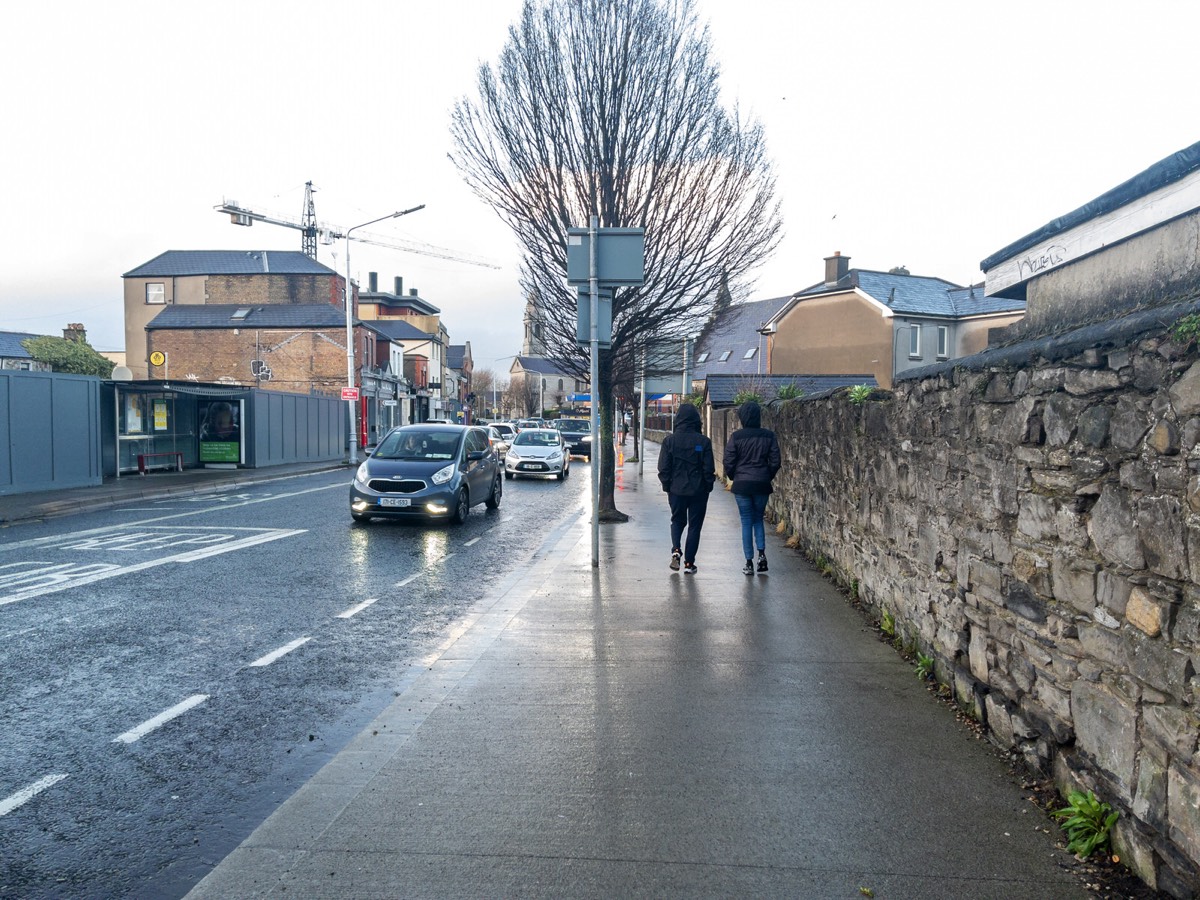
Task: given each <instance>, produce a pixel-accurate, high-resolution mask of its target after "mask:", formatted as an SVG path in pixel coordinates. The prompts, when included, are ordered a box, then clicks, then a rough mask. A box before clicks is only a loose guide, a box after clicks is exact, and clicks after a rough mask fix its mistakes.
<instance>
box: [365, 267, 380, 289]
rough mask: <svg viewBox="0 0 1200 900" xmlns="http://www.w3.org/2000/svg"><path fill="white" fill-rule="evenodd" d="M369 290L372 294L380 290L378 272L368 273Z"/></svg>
mask: <svg viewBox="0 0 1200 900" xmlns="http://www.w3.org/2000/svg"><path fill="white" fill-rule="evenodd" d="M367 290H368V291H370V292H371V293H372V294H374V293H375V292H376V291H378V290H379V273H378V272H368V273H367Z"/></svg>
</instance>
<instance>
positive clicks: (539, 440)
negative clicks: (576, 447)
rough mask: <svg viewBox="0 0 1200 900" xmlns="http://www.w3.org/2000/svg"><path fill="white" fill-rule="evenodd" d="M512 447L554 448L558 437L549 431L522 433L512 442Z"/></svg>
mask: <svg viewBox="0 0 1200 900" xmlns="http://www.w3.org/2000/svg"><path fill="white" fill-rule="evenodd" d="M513 446H514V447H516V446H521V447H555V446H558V435H557V434H554V433H553V432H551V431H522V432H521V433H520V434H518V435H517V436H516V438H515V439H514V440H513Z"/></svg>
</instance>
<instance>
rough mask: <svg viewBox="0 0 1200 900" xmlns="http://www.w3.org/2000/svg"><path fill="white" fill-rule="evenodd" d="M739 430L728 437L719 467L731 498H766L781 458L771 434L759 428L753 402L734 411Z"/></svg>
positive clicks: (757, 409) (758, 414)
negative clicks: (728, 483) (727, 480)
mask: <svg viewBox="0 0 1200 900" xmlns="http://www.w3.org/2000/svg"><path fill="white" fill-rule="evenodd" d="M738 418H739V419H740V420H741V422H742V427H741V428H739V429H738V430H737V431H735V432H734V433H733V434H731V435H730V436H729V443H727V444H726V445H725V455H724V456H722V457H721V465H722V467H723V468H724V469H725V477H726V478H730V479H732V480H733V492H734V493H735V494H769V493H771V479H773V478H774V477H775V473H776V472H778V471H779V466H780V464H781V461H782V460H781V457H780V453H779V441H777V440H776V439H775V432H773V431H772V430H771V429H769V428H763V427H761V423H762V409H761V407H759V405H758V404H757V403H755V402H754V401H753V400H747V401H746V402H745V403H743V404H742V405H741V406H739V407H738Z"/></svg>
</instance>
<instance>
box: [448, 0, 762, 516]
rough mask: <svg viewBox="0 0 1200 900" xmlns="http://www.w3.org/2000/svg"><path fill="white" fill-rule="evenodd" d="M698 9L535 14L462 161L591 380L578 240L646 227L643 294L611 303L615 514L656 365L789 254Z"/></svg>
mask: <svg viewBox="0 0 1200 900" xmlns="http://www.w3.org/2000/svg"><path fill="white" fill-rule="evenodd" d="M711 56H712V48H711V43H710V39H709V33H708V28H707V26H704V25H701V24H700V23H698V21H697V19H696V16H695V13H694V9H693V4H692V0H526V2H525V5H524V7H523V9H522V14H521V20H520V22H519V23H518V24H517V25H514V26H513V27H511V28H510V29H509V34H508V41H507V42H506V44H505V46H504V48H503V49H502V51H501V54H500V58H499V60H498V61H497V63H496V64H495V65H494V66H491V65H486V64H485V65H483V66H481V67H480V70H479V77H478V97H477V98H464V99H462V100H460V101H459V102H458V103H457V104H456V106H455V109H454V113H453V117H452V123H451V134H452V138H453V142H454V149H453V151H452V152H451V153H450V158H451V160H452V161H453V163H454V164H455V165H456V166H457V167H458V169H459V171H460V172H461V173H462V175H463V177H464V179H465V180H466V181H467V183H468V185H469V186H470V187H471V188H472V190H474V191H475V193H476V194H477V195H478V196H479V197H480V198H482V199H483V200H484V201H485V202H487V203H488V204H490V205H491V206H492V208H493V209H494V210H495V211H496V213H497V214H498V215H499V216H500V218H501V219H502V220H503V221H504V222H506V223H507V224H508V225H509V227H510V228H512V230H513V232H514V233H515V234H516V235H517V238H518V240H519V241H520V242H521V246H522V249H523V260H522V267H521V287H522V289H523V291H524V293H525V294H526V295H528V296H530V297H532V298H533V301H534V304H535V306H536V308H537V313H536V314H537V316H538V319H539V321H540V323H541V325H542V326H543V334H544V337H545V343H546V345H547V348H548V355H550V356H551V357H552V358H553V359H555V361H556V362H557V363H558V364H559V365H560V367H561V368H562V369H563V370H564V371H567V372H572V373H574V374H576V375H577V376H578V377H580V378H582V379H587V378H588V356H587V349H586V347H580V346H579V345H578V344H577V343H576V317H577V306H576V303H577V292H576V290H575V288H573V287H569V286H568V285H567V284H566V281H565V277H566V244H567V229H568V228H571V227H577V226H584V225H586V224H587V223H588V219H589V217H590V216H593V215H594V216H596V217H597V218H598V220H599V224H600V226H601V227H631V226H632V227H638V226H640V227H643V228H645V229H646V280H645V284H643V285H641V286H638V287H628V288H620V289H617V290H616V291H615V292H614V296H613V339H612V347H611V349H608V350H604V351H603V352H602V353H601V356H600V375H599V384H597V385H592V386H591V393H592V396H593V398H594V401H596V402H599V404H600V411H601V416H600V421H601V423H602V426H601V427H602V430H603V434H602V438H603V439H602V440H601V452H600V455H599V463H600V465H601V515H602V517H603V518H605V519H607V520H619V519H623V518H624V516H623V515H621V514H620V513H618V512H617V511H616V509H615V505H614V502H613V500H614V498H613V485H614V459H613V454H612V452H611V448H612V443H613V442H612V424H611V423H612V416H611V406H612V400H613V394H614V389H615V388H616V387H617V386H618V385H621V384H626V385H629V384H632V380H633V377H634V373H635V371H636V369H637V367H638V364H639V362H640V360H641V359H642V358H643V353H645V352H647V351H649V352H651V353H653V348H654V347H655V346H657V345H660V344H662V343H664V342H666V343H682V341H683V339H684V337H685V336H687V335H690V334H695V333H697V332H700V331H701V330H702V329H703V327H704V326H705V324H706V323H707V322H709V321H710V320H711V318H712V316H713V314H714V313H715V312H716V311H718V310H719V308H720V307H721V305H723V304H727V303H728V302H731V301H732V299H733V298H734V297H738V296H744V294H745V293H746V292H747V291H748V290H749V287H750V283H751V282H750V275H751V273H752V272H753V271H754V270H755V269H756V268H757V267H758V266H759V265H761V264H762V263H763V262H764V261H765V260H766V259H767V257H768V256H769V255H770V254H771V253H772V252H773V251H774V249H775V248H776V246H777V245H778V242H779V238H780V236H781V230H780V228H781V226H780V218H779V206H778V203H777V202H776V201H775V199H774V195H775V175H774V171H773V168H772V166H771V163H770V161H769V159H768V157H767V153H766V145H765V139H764V136H763V131H762V128H761V126H760V125H759V124H758V123H757V122H750V121H745V120H743V119H742V117H741V116H740V114H739V113H738V111H737V109H736V107H735V108H734V109H733V110H732V111H727V110H726V109H725V108H724V107H723V106H722V104H721V102H720V95H719V89H718V75H719V73H718V69H717V66H716V64H715V62H714V61H713V60H712V58H711Z"/></svg>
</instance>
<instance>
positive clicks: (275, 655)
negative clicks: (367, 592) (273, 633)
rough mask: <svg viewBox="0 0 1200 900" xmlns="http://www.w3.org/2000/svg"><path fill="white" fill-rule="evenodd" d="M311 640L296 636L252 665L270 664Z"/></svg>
mask: <svg viewBox="0 0 1200 900" xmlns="http://www.w3.org/2000/svg"><path fill="white" fill-rule="evenodd" d="M371 602H374V601H371ZM311 640H312V638H310V637H302V638H296V640H294V641H292V642H291V643H290V644H284V645H283V646H282V647H280V648H279V649H278V650H272V651H271V652H270V653H268V654H267V655H266V656H260V657H259V658H258V659H256V660H255V661H254V662H252V663H250V665H252V666H269V665H270V664H271V663H273V662H275V660H277V659H279V657H281V656H287V654H289V653H291V652H292V651H293V650H295V649H296V648H297V647H302V646H304V645H305V644H307V643H308V642H309V641H311Z"/></svg>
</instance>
